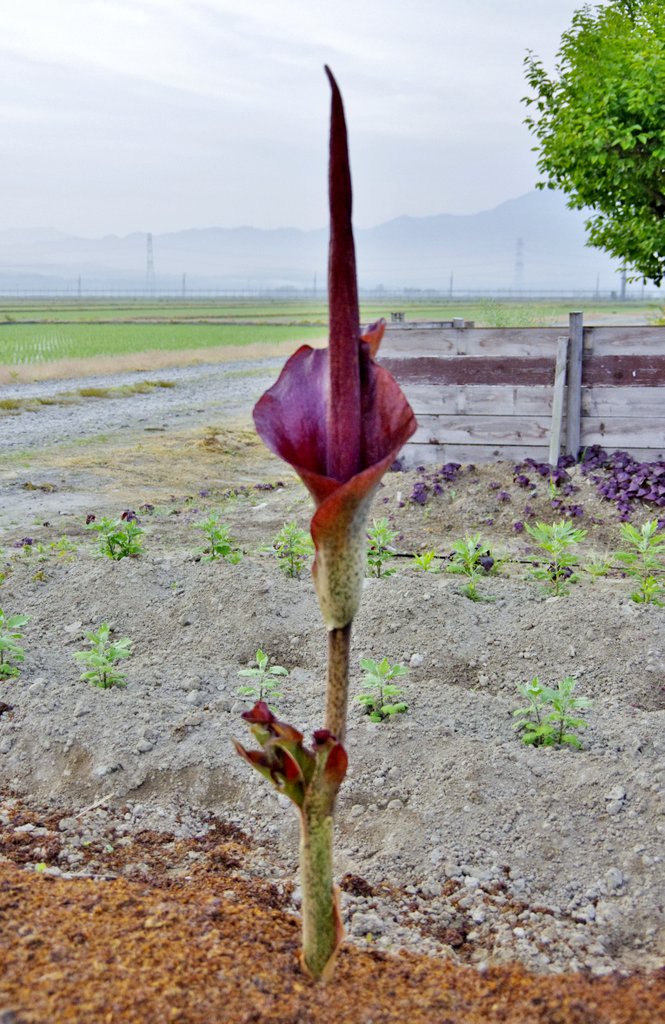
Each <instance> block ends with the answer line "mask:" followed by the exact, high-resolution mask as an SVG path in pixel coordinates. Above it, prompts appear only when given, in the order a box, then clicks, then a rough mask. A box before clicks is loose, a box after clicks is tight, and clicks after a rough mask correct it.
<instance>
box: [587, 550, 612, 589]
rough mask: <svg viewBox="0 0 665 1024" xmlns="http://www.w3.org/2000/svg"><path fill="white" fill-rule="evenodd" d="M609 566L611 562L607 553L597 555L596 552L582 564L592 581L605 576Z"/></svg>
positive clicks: (610, 566)
mask: <svg viewBox="0 0 665 1024" xmlns="http://www.w3.org/2000/svg"><path fill="white" fill-rule="evenodd" d="M611 568H612V564H611V561H610V559H609V558H608V557H607V555H599V554H597V553H596V552H594V553H592V555H591V557H590V558H589V560H588V562H586V564H585V565H584V569H585V570H586V572H588V574H589V576H590V577H591V580H592V582H593V583H595V581H596V580H597V579H601V578H602V577H603V576H607V574H608V572H609V571H610V569H611Z"/></svg>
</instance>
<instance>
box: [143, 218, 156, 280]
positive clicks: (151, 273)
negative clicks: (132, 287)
mask: <svg viewBox="0 0 665 1024" xmlns="http://www.w3.org/2000/svg"><path fill="white" fill-rule="evenodd" d="M145 290H146V291H147V292H154V290H155V260H154V257H153V253H152V234H151V233H150V232H148V236H147V239H146V258H145Z"/></svg>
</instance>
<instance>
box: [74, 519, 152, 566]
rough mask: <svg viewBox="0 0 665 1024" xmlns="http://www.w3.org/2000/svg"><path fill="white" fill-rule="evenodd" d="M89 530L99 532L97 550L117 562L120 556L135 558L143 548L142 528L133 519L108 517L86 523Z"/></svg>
mask: <svg viewBox="0 0 665 1024" xmlns="http://www.w3.org/2000/svg"><path fill="white" fill-rule="evenodd" d="M86 527H87V528H88V529H89V530H94V532H95V533H97V534H99V550H100V552H101V554H102V555H104V556H105V557H106V558H111V559H113V561H115V562H119V561H120V559H121V558H136V557H137V555H140V554H141V552H142V550H143V540H142V534H143V532H144V531H143V529H142V528H141V527H140V526H139V524H138V523H137V522H136V520H135V519H132V518H128V519H117V520H113V519H109V518H108V517H107V516H103V517H102V518H101V519H100V520H99V521H97V520H96V519H92V520H91V521H90V522H88V523H86Z"/></svg>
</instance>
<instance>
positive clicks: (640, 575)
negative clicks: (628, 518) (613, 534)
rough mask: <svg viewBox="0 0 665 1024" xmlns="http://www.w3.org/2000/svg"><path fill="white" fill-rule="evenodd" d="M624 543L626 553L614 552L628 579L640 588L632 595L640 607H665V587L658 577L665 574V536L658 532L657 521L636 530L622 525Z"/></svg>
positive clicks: (649, 522) (627, 525)
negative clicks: (652, 605)
mask: <svg viewBox="0 0 665 1024" xmlns="http://www.w3.org/2000/svg"><path fill="white" fill-rule="evenodd" d="M621 539H622V541H623V542H624V544H625V546H626V549H627V550H625V549H622V550H621V551H617V552H615V555H614V557H615V558H616V559H617V561H619V562H621V564H622V565H623V567H624V569H625V571H626V572H627V573H628V575H629V576H632V577H633V578H634V579H635V580H637V583H638V587H637V590H634V591H633V593H632V594H631V595H630V596H631V597H632V599H633V601H636V602H637V604H655V605H658V606H659V607H662V606H663V604H664V603H665V587H664V586H663V583H662V582H661V580H659V579H657V577H656V576H655V573H657V572H661V573H662V572H663V571H665V533H664V532H663V531H662V530H659V529H658V520H656V519H650V520H649V521H648V522H646V523H643V524H642V527H641V529H639V530H638V529H637V528H636V527H635V526H633V525H632V524H631V523H622V524H621Z"/></svg>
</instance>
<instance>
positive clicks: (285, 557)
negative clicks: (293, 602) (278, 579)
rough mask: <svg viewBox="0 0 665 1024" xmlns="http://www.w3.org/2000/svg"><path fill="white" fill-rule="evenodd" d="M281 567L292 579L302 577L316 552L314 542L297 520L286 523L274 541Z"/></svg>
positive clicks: (273, 544)
mask: <svg viewBox="0 0 665 1024" xmlns="http://www.w3.org/2000/svg"><path fill="white" fill-rule="evenodd" d="M272 546H273V549H274V551H275V554H276V556H277V564H278V565H279V567H280V569H281V570H282V571H283V572H285V573H286V575H287V576H290V577H291V578H292V579H296V580H297V579H300V577H301V575H302V572H303V569H304V568H305V566H306V565H307V564H308V563H309V560H310V558H311V557H312V555H313V553H314V543H313V541H312V538H311V537H310V535H309V534H308V533H307V531H306V530H301V529H300V527H299V526H298V524H297V523H296V522H290V523H284V525H283V526H282V528H281V530H280V531H279V533H278V534H277V535H276V537H275V539H274V540H273V542H272Z"/></svg>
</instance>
